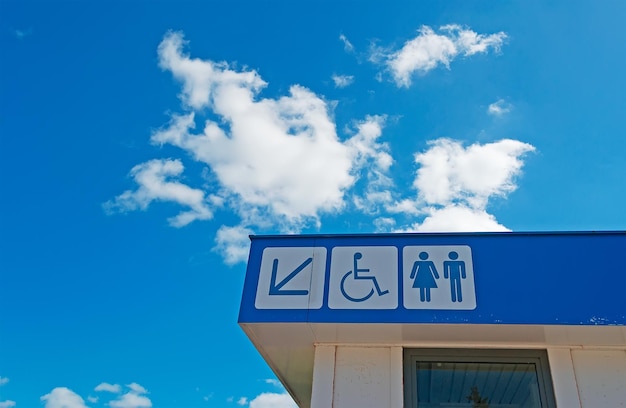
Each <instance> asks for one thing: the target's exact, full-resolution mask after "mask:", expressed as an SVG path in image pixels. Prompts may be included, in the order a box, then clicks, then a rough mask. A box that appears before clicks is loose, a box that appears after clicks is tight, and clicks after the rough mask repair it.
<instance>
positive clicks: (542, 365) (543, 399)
mask: <svg viewBox="0 0 626 408" xmlns="http://www.w3.org/2000/svg"><path fill="white" fill-rule="evenodd" d="M404 406H405V408H555V407H556V404H555V402H554V394H553V391H552V380H551V377H550V367H549V365H548V355H547V353H546V352H545V351H544V350H482V349H480V350H478V349H405V350H404Z"/></svg>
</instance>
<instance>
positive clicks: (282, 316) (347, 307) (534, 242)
mask: <svg viewBox="0 0 626 408" xmlns="http://www.w3.org/2000/svg"><path fill="white" fill-rule="evenodd" d="M251 239H252V245H251V248H250V258H249V261H248V267H247V272H246V279H245V282H244V288H243V296H242V300H241V309H240V315H239V319H240V320H239V321H240V322H244V323H264V322H271V323H289V322H291V323H302V322H307V323H321V324H324V323H333V324H334V323H337V324H341V323H374V324H378V323H384V324H386V323H396V324H409V323H410V324H413V323H419V324H512V325H519V324H530V325H605V326H613V325H621V326H624V325H626V297H625V296H624V288H626V262H624V257H623V256H622V254H624V253H626V231H614V232H611V231H608V232H560V233H559V232H543V233H515V232H507V233H432V234H431V233H419V234H418V233H415V234H373V235H372V234H370V235H282V236H276V235H274V236H253V237H251ZM590 271H593V279H590V278H589V276H590ZM318 329H319V330H331V328H329V327H327V326H323V325H322V326H320V327H318ZM391 329H392V326H387V327H386V328H385V330H391ZM396 329H397V327H396ZM416 330H417V328H416ZM323 335H324V336H326V335H328V336H331V337H332V336H334V334H333V332H332V330H331V331H330V332H326V331H324V332H323ZM395 335H397V336H400V337H401V336H404V335H405V333H402V332H398V333H395ZM407 335H412V334H410V333H409V334H407Z"/></svg>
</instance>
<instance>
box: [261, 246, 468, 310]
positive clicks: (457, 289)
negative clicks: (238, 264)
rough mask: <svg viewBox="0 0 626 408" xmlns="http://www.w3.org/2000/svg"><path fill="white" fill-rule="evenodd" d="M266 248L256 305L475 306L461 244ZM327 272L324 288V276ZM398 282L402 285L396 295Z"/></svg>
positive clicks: (286, 307) (304, 307)
mask: <svg viewBox="0 0 626 408" xmlns="http://www.w3.org/2000/svg"><path fill="white" fill-rule="evenodd" d="M330 253H331V255H330V262H327V249H326V248H325V247H268V248H265V249H264V250H263V255H262V257H261V267H260V270H259V281H258V285H257V290H256V298H255V307H256V308H257V309H320V308H322V306H323V305H324V302H325V300H326V304H327V305H328V308H330V309H338V310H339V309H345V310H350V309H355V310H363V309H372V310H376V309H397V308H398V306H399V304H402V305H403V306H404V307H405V308H406V309H440V310H446V309H457V310H471V309H474V308H476V293H475V288H474V268H473V263H472V250H471V248H470V247H469V246H466V245H456V246H455V245H445V246H406V247H404V248H403V250H402V263H400V261H399V257H398V254H399V252H398V248H397V247H395V246H387V245H385V246H336V247H333V248H332V249H331V251H330ZM327 277H328V290H327V291H325V281H326V279H327ZM400 286H403V287H404V291H403V295H402V299H400V291H399V288H400ZM325 295H326V296H325Z"/></svg>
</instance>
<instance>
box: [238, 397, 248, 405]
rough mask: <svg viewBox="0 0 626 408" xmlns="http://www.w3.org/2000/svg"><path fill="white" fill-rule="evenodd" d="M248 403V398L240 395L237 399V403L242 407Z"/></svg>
mask: <svg viewBox="0 0 626 408" xmlns="http://www.w3.org/2000/svg"><path fill="white" fill-rule="evenodd" d="M247 403H248V398H246V397H241V398H239V399H238V400H237V405H241V406H242V407H243V406H244V405H246V404H247Z"/></svg>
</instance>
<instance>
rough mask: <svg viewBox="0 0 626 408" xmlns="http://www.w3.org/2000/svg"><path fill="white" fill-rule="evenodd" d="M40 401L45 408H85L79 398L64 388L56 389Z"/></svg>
mask: <svg viewBox="0 0 626 408" xmlns="http://www.w3.org/2000/svg"><path fill="white" fill-rule="evenodd" d="M40 399H41V401H44V402H45V403H46V405H45V408H87V406H86V405H85V401H84V400H83V399H82V398H81V396H80V395H78V394H76V393H75V392H74V391H72V390H70V389H69V388H66V387H57V388H55V389H53V390H52V391H50V393H49V394H46V395H44V396H42V397H41V398H40Z"/></svg>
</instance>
